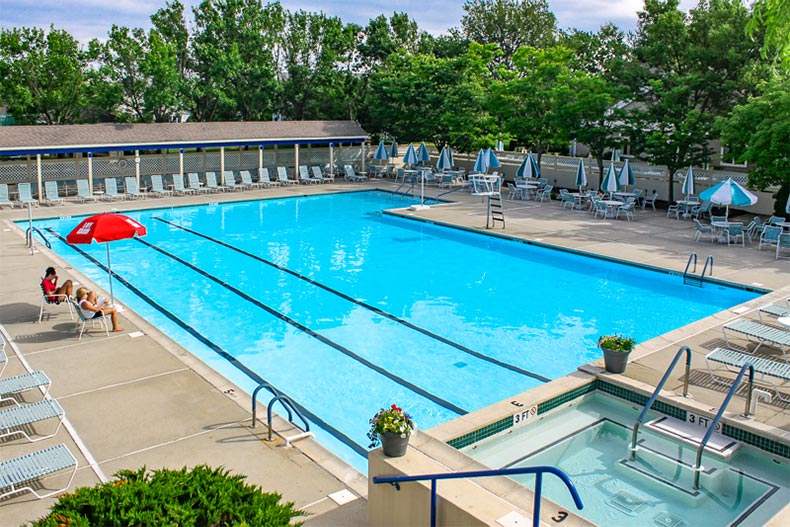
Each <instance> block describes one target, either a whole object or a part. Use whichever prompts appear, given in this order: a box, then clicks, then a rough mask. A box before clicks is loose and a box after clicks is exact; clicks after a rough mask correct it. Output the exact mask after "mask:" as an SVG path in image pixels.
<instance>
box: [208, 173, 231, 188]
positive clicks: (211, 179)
mask: <svg viewBox="0 0 790 527" xmlns="http://www.w3.org/2000/svg"><path fill="white" fill-rule="evenodd" d="M206 187H207V188H208V189H209V190H211V191H212V192H219V191H220V190H221V191H222V192H225V191H226V190H228V187H226V186H225V185H217V174H215V173H214V172H206Z"/></svg>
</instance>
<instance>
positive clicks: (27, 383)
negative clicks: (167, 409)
mask: <svg viewBox="0 0 790 527" xmlns="http://www.w3.org/2000/svg"><path fill="white" fill-rule="evenodd" d="M51 384H52V381H50V380H49V377H47V374H46V373H44V372H43V371H39V370H36V371H32V372H30V373H22V374H20V375H14V376H13V377H5V378H3V379H0V402H2V401H10V402H13V403H15V404H17V405H18V404H19V401H17V399H16V397H14V396H15V395H18V394H21V393H23V392H27V391H29V390H33V389H36V388H40V387H42V386H43V387H46V388H45V390H44V397H45V398H46V396H47V394H48V393H49V387H50V385H51Z"/></svg>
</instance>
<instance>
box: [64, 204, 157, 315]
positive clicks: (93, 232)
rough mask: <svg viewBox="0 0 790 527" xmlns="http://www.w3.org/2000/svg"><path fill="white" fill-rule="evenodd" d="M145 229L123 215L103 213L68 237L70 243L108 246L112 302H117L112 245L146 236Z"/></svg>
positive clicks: (87, 219) (81, 223)
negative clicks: (116, 241)
mask: <svg viewBox="0 0 790 527" xmlns="http://www.w3.org/2000/svg"><path fill="white" fill-rule="evenodd" d="M145 232H146V231H145V227H143V226H142V225H140V224H139V223H137V222H136V221H135V220H133V219H132V218H130V217H128V216H124V215H123V214H110V213H106V212H105V213H103V214H97V215H95V216H91V217H89V218H85V219H84V220H82V221H81V222H80V223H79V225H77V226H76V227H75V228H74V230H73V231H71V232H70V233H69V235H68V236H66V241H67V242H69V243H85V244H89V243H91V242H93V240H96V242H98V243H106V244H107V273H108V275H109V279H110V302H111V303H114V302H115V297H114V296H113V292H112V269H111V268H110V244H109V242H111V241H114V240H124V239H126V238H134V236H135V235H137V236H145Z"/></svg>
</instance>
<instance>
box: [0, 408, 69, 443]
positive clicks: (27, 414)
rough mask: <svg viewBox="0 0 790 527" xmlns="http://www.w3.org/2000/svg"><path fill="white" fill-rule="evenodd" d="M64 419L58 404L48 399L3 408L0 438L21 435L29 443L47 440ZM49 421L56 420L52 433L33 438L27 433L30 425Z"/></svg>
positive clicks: (0, 421) (0, 418) (0, 419)
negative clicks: (56, 423) (56, 424)
mask: <svg viewBox="0 0 790 527" xmlns="http://www.w3.org/2000/svg"><path fill="white" fill-rule="evenodd" d="M64 417H65V413H64V412H63V408H62V407H61V406H60V404H58V402H57V401H56V400H55V399H49V398H47V399H42V400H40V401H37V402H35V403H30V404H23V405H20V406H10V407H7V408H3V409H1V410H0V438H7V437H13V436H15V435H21V436H24V437H25V439H27V440H28V441H30V442H31V443H36V442H38V441H42V440H44V439H49V438H50V437H53V436H54V435H55V434H57V433H58V430H60V426H61V425H62V424H63V418H64ZM49 419H57V420H58V426H57V427H56V428H55V431H54V432H52V433H51V434H47V435H40V436H38V437H35V438H34V437H32V436H31V435H30V434H29V433H28V432H30V431H31V430H32V429H33V427H32V426H31V425H33V424H35V423H39V422H41V421H47V420H49Z"/></svg>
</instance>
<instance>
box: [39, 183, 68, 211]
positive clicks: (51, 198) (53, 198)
mask: <svg viewBox="0 0 790 527" xmlns="http://www.w3.org/2000/svg"><path fill="white" fill-rule="evenodd" d="M44 200H45V201H46V202H47V205H63V204H64V203H66V200H65V199H63V198H61V197H60V194H59V193H58V182H57V181H45V182H44Z"/></svg>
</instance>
